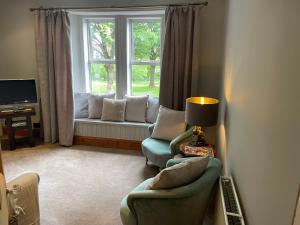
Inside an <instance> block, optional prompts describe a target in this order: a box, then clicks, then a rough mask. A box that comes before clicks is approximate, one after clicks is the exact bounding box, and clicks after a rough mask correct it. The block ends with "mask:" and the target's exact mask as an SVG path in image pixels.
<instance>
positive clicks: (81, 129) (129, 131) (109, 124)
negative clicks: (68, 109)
mask: <svg viewBox="0 0 300 225" xmlns="http://www.w3.org/2000/svg"><path fill="white" fill-rule="evenodd" d="M149 125H151V123H137V122H128V121H125V122H113V121H102V120H100V119H88V118H80V119H75V130H74V135H75V136H81V137H94V138H106V139H120V140H129V141H138V142H141V141H143V140H144V139H146V138H148V137H149V136H150V134H149V131H148V126H149Z"/></svg>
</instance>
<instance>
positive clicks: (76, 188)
mask: <svg viewBox="0 0 300 225" xmlns="http://www.w3.org/2000/svg"><path fill="white" fill-rule="evenodd" d="M2 156H3V162H4V170H5V175H6V179H7V180H10V179H11V178H13V177H15V176H17V175H18V174H21V173H23V172H25V171H34V172H37V173H38V174H39V175H40V178H41V181H40V185H39V196H40V211H41V224H42V225H121V220H120V216H119V208H120V202H121V200H122V198H123V197H124V196H125V195H126V194H127V193H128V192H130V191H131V190H132V189H133V188H134V187H135V186H136V185H138V184H139V183H140V182H142V181H143V180H145V179H147V178H149V177H152V176H154V175H155V174H156V173H157V172H158V171H157V170H156V169H155V168H151V167H146V166H145V159H144V157H143V156H142V155H141V153H140V152H136V151H126V150H114V149H103V148H97V147H86V146H73V147H72V148H63V147H60V146H58V145H43V146H39V147H35V148H23V149H19V150H15V151H3V154H2Z"/></svg>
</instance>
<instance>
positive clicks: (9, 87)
mask: <svg viewBox="0 0 300 225" xmlns="http://www.w3.org/2000/svg"><path fill="white" fill-rule="evenodd" d="M36 102H37V96H36V86H35V80H34V79H31V80H0V105H13V104H27V103H36Z"/></svg>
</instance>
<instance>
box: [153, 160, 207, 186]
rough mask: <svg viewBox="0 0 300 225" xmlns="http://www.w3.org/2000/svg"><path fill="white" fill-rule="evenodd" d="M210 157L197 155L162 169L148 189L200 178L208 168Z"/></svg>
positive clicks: (181, 184) (187, 182)
mask: <svg viewBox="0 0 300 225" xmlns="http://www.w3.org/2000/svg"><path fill="white" fill-rule="evenodd" d="M208 161H209V157H204V158H202V157H195V158H192V159H187V160H185V161H183V162H181V163H179V164H176V165H174V166H170V167H168V168H166V169H163V170H162V171H160V173H159V174H157V175H156V176H155V177H154V179H153V180H152V181H151V182H150V183H149V185H148V187H147V189H150V190H159V189H168V188H176V187H180V186H184V185H187V184H189V183H191V182H193V181H195V180H196V179H198V178H199V177H200V176H201V175H202V173H203V172H204V171H205V169H206V168H207V164H208Z"/></svg>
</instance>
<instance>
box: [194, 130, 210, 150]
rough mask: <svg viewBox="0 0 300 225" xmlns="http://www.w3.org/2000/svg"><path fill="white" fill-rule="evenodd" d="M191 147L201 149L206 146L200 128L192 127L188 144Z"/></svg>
mask: <svg viewBox="0 0 300 225" xmlns="http://www.w3.org/2000/svg"><path fill="white" fill-rule="evenodd" d="M190 144H191V145H192V146H196V147H202V146H207V145H208V144H207V142H206V140H205V134H204V131H203V130H202V128H201V127H200V126H194V128H193V137H192V142H191V143H190Z"/></svg>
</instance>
